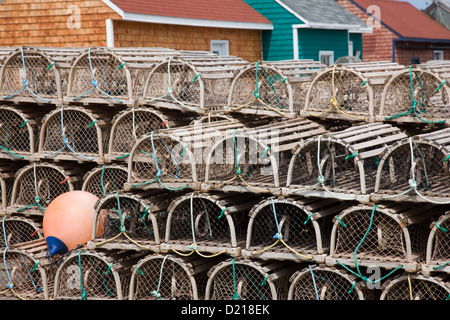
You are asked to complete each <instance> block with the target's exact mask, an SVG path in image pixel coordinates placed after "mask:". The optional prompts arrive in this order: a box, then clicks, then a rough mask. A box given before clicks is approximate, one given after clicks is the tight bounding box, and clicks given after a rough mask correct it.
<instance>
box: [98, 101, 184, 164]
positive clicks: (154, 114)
mask: <svg viewBox="0 0 450 320" xmlns="http://www.w3.org/2000/svg"><path fill="white" fill-rule="evenodd" d="M187 124H188V122H187V121H185V120H184V119H182V118H181V117H179V116H178V115H176V114H173V113H172V112H161V111H160V110H155V109H152V108H148V107H138V108H135V107H132V108H127V109H126V110H122V111H120V112H118V113H117V114H116V115H114V118H113V119H112V125H111V132H110V138H109V147H108V152H107V154H106V155H105V160H106V161H107V162H113V161H126V160H127V158H128V156H129V155H130V152H131V150H132V148H133V146H134V145H135V144H136V142H137V141H138V140H139V139H140V138H142V137H143V136H145V135H147V134H150V133H151V132H152V131H155V130H159V129H171V128H175V127H180V126H183V125H187Z"/></svg>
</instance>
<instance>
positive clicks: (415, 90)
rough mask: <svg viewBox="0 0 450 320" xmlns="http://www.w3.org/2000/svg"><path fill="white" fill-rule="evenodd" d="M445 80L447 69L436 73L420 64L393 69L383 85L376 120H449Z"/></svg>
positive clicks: (449, 97)
mask: <svg viewBox="0 0 450 320" xmlns="http://www.w3.org/2000/svg"><path fill="white" fill-rule="evenodd" d="M436 71H437V70H436ZM448 80H450V73H449V72H442V73H439V72H435V70H433V68H428V67H426V66H422V65H417V66H416V65H411V66H409V67H408V68H404V69H403V70H401V71H398V72H396V74H395V75H394V76H393V77H391V78H390V79H389V81H388V82H387V83H386V85H385V87H384V91H383V95H382V99H381V107H380V112H379V114H378V116H377V119H378V120H380V121H390V122H399V123H421V124H424V125H425V124H440V123H446V122H448V120H449V119H450V111H449V110H450V109H449V106H450V85H449V83H448Z"/></svg>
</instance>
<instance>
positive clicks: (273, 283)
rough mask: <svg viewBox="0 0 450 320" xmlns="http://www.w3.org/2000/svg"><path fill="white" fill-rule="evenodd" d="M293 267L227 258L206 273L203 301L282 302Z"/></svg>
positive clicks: (279, 262) (283, 262)
mask: <svg viewBox="0 0 450 320" xmlns="http://www.w3.org/2000/svg"><path fill="white" fill-rule="evenodd" d="M295 270H296V266H295V264H294V265H293V264H292V262H286V261H260V260H242V259H236V260H235V259H234V258H232V259H227V260H225V261H223V262H221V263H219V264H217V265H215V266H214V267H213V268H211V270H210V271H209V272H208V282H207V284H206V294H205V300H286V298H287V296H288V290H289V277H290V276H291V275H292V273H294V272H295Z"/></svg>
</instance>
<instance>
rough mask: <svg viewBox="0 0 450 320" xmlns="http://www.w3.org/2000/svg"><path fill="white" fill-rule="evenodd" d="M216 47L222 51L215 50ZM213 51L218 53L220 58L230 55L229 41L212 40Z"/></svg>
mask: <svg viewBox="0 0 450 320" xmlns="http://www.w3.org/2000/svg"><path fill="white" fill-rule="evenodd" d="M214 46H219V47H220V49H223V51H222V50H219V51H217V50H215V48H214ZM211 51H212V52H215V53H217V54H218V55H219V56H228V55H230V43H229V41H228V40H211Z"/></svg>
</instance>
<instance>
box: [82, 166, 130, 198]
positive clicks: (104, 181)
mask: <svg viewBox="0 0 450 320" xmlns="http://www.w3.org/2000/svg"><path fill="white" fill-rule="evenodd" d="M127 177H128V170H127V167H126V166H123V165H119V164H107V165H105V164H104V165H102V166H101V167H96V168H94V169H92V170H90V171H88V172H87V173H86V174H85V175H84V178H83V185H82V187H81V190H83V191H87V192H90V193H92V194H94V195H96V196H97V197H99V198H102V197H104V196H106V195H107V194H110V193H113V192H116V191H123V186H124V184H125V182H126V181H127Z"/></svg>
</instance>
